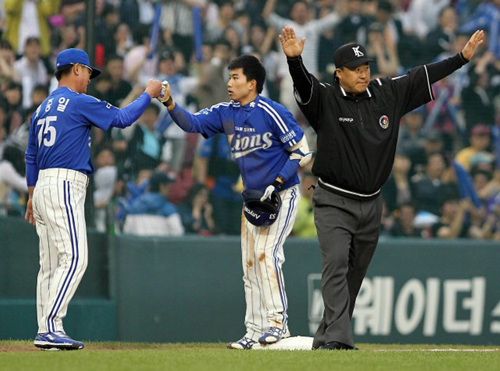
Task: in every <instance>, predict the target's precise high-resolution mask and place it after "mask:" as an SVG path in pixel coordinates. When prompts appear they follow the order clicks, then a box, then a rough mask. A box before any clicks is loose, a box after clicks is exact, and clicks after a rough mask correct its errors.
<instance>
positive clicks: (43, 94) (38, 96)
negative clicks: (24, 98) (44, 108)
mask: <svg viewBox="0 0 500 371" xmlns="http://www.w3.org/2000/svg"><path fill="white" fill-rule="evenodd" d="M48 96H49V88H48V87H47V85H46V84H45V85H44V84H38V85H35V86H34V87H33V90H32V91H31V107H33V106H36V107H38V106H39V105H40V104H42V102H43V101H44V100H45V99H46V98H47V97H48ZM28 110H29V108H28Z"/></svg>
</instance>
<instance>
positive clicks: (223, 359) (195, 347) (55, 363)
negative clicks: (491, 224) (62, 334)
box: [0, 341, 500, 371]
mask: <svg viewBox="0 0 500 371" xmlns="http://www.w3.org/2000/svg"><path fill="white" fill-rule="evenodd" d="M359 347H360V348H361V350H360V351H283V350H281V351H279V350H274V351H237V350H228V349H226V348H225V344H222V343H220V344H217V343H206V344H205V343H204V344H194V343H193V344H142V343H141V344H135V343H134V344H131V343H96V342H94V343H92V342H87V343H86V347H85V349H83V350H81V351H64V352H62V351H61V352H43V351H39V350H37V349H36V348H35V347H34V346H33V345H32V342H31V341H30V342H28V341H0V370H9V371H10V370H14V371H24V370H52V371H58V370H68V371H73V370H84V371H91V370H106V371H112V370H120V371H121V370H182V371H183V370H197V371H198V370H214V371H215V370H217V371H222V370H231V371H232V370H238V371H240V370H242V371H243V370H258V371H280V370H287V371H288V370H301V371H302V370H311V371H321V370H342V371H350V370H356V371H358V370H359V371H371V370H396V371H398V370H418V371H434V370H437V371H440V370H450V371H451V370H453V371H456V370H457V371H458V370H478V371H479V370H480V371H482V370H500V347H478V346H474V347H473V346H453V345H440V346H434V345H380V344H360V345H359ZM434 349H439V350H440V351H433V350H434ZM450 349H451V350H450ZM471 349H474V350H479V351H474V352H472V351H470V350H471Z"/></svg>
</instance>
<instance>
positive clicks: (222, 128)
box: [164, 55, 311, 349]
mask: <svg viewBox="0 0 500 371" xmlns="http://www.w3.org/2000/svg"><path fill="white" fill-rule="evenodd" d="M228 69H229V82H228V85H227V87H228V93H229V96H230V98H231V101H230V102H223V103H219V104H216V105H214V106H212V107H210V108H206V109H203V110H201V111H199V112H198V113H196V114H191V113H189V112H187V111H186V110H185V109H184V108H182V107H181V106H180V105H179V104H176V103H175V101H174V100H173V98H172V97H171V96H170V88H167V91H166V94H165V99H164V105H165V106H166V107H167V108H168V111H169V113H170V115H171V117H172V118H173V120H174V122H175V123H177V125H179V127H181V128H182V129H183V130H185V131H186V132H197V133H201V134H202V135H203V136H204V137H205V138H208V137H211V136H213V135H216V134H218V133H224V134H226V135H227V139H228V141H229V144H230V146H231V151H232V154H233V155H234V158H235V159H236V161H237V163H238V166H239V168H240V171H241V175H242V179H243V183H244V186H245V188H246V190H249V191H251V192H250V193H251V194H255V193H257V194H259V195H261V201H264V200H267V199H269V198H271V197H272V196H274V197H275V194H276V191H278V193H279V196H280V197H281V200H282V206H281V210H280V212H279V213H278V215H277V216H275V215H274V214H273V217H275V218H276V220H275V221H274V223H272V224H270V225H266V226H264V224H261V225H260V226H259V223H258V222H257V223H255V224H257V225H255V224H253V223H251V222H249V220H248V219H247V217H243V216H242V225H241V226H242V227H241V251H242V264H243V282H244V287H245V300H246V306H247V308H246V315H245V326H246V334H245V335H244V336H243V337H242V338H241V339H239V340H237V341H235V342H232V343H229V345H228V348H230V349H250V348H252V346H253V345H254V344H255V343H256V342H257V341H258V342H260V343H261V344H271V343H275V342H277V341H279V340H280V339H281V338H282V337H284V336H287V332H288V327H287V308H288V303H287V297H286V292H285V283H284V278H283V271H282V265H283V262H284V261H285V257H284V254H283V244H284V242H285V239H286V237H287V236H288V235H289V233H290V231H291V230H292V226H293V223H294V220H295V216H296V213H297V205H298V203H299V199H300V193H299V187H298V183H299V177H298V175H297V170H298V168H299V166H304V165H305V164H306V163H307V162H308V161H309V159H310V155H311V154H310V152H309V148H308V146H307V142H306V138H305V136H304V132H303V131H302V129H301V128H300V127H299V126H298V124H297V122H296V121H295V118H294V117H293V115H292V114H291V113H290V111H288V110H287V109H286V108H285V107H284V106H282V105H281V104H279V103H276V102H274V101H272V100H270V99H268V98H265V97H263V96H261V95H260V93H261V92H262V89H263V86H264V80H265V76H266V71H265V69H264V67H263V66H262V64H261V63H260V61H259V60H258V59H257V58H255V57H253V56H250V55H243V56H240V57H238V58H236V59H234V60H233V61H231V63H230V64H229V67H228ZM248 212H249V213H250V215H252V216H254V217H255V218H256V219H259V218H260V217H261V215H256V214H254V213H253V211H251V210H249V211H248ZM248 218H250V216H249V217H248Z"/></svg>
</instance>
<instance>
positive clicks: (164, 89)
mask: <svg viewBox="0 0 500 371" xmlns="http://www.w3.org/2000/svg"><path fill="white" fill-rule="evenodd" d="M161 85H162V88H161V93H160V96H159V97H158V98H157V99H158V100H159V101H160V102H161V103H163V102H166V101H167V100H168V98H170V95H169V96H168V97H167V96H166V95H167V90H168V81H167V80H164V81H162V83H161Z"/></svg>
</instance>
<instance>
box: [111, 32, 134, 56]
mask: <svg viewBox="0 0 500 371" xmlns="http://www.w3.org/2000/svg"><path fill="white" fill-rule="evenodd" d="M113 40H114V44H113V49H112V50H110V53H109V54H116V55H118V56H120V57H122V58H123V57H125V55H126V54H127V53H128V51H129V50H130V49H132V47H133V46H134V39H133V37H132V31H131V30H130V26H129V25H128V24H126V23H120V24H119V25H118V26H117V27H116V30H115V33H114V34H113ZM108 62H109V57H108Z"/></svg>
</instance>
